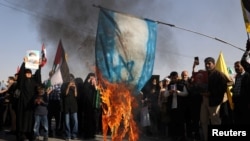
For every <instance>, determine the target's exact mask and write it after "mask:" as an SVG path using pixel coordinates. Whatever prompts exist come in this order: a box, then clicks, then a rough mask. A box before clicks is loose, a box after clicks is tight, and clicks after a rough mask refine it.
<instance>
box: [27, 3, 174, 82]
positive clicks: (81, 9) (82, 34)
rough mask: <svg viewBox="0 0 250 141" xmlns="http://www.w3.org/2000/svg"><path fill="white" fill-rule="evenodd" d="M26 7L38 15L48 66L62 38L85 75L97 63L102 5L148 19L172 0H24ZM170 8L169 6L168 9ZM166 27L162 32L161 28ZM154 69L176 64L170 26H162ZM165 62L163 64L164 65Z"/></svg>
mask: <svg viewBox="0 0 250 141" xmlns="http://www.w3.org/2000/svg"><path fill="white" fill-rule="evenodd" d="M25 1H26V2H25V6H26V7H27V9H30V10H31V11H34V12H35V13H36V15H37V16H32V17H31V20H32V21H33V22H34V23H35V24H36V25H37V30H38V33H39V34H40V40H41V41H42V42H43V43H45V45H46V44H47V50H48V51H47V52H48V53H47V54H48V57H49V60H50V61H49V64H48V65H49V66H52V63H53V60H54V55H55V51H56V49H57V45H58V43H59V40H60V39H61V40H62V43H63V47H64V49H65V51H66V53H67V56H68V65H69V68H70V71H71V73H73V74H74V75H75V76H79V77H85V76H87V74H88V73H89V72H92V71H93V67H94V65H95V47H94V45H95V34H96V29H97V22H98V12H99V8H97V7H94V6H93V5H99V6H102V7H105V8H109V9H112V10H114V11H118V12H121V13H126V14H131V15H134V16H137V17H143V18H148V19H153V20H157V19H161V18H163V15H164V14H165V12H169V11H171V4H170V3H169V2H167V1H166V2H162V1H160V0H154V2H153V1H151V0H143V1H133V0H130V1H128V0H119V1H117V0H105V1H101V0H94V1H93V0H91V1H88V0H53V1H52V0H43V1H34V0H25ZM163 9H164V12H163ZM165 9H167V10H165ZM159 31H163V32H159ZM159 31H158V41H157V49H156V50H157V51H156V60H155V68H154V69H155V70H154V72H158V71H157V70H156V69H160V70H164V69H166V68H167V67H169V66H171V65H173V64H168V63H167V62H173V61H171V60H173V59H175V57H174V56H170V55H167V54H168V52H169V51H170V52H171V51H173V50H175V51H176V50H177V49H176V48H175V47H174V46H175V45H174V42H173V37H172V34H171V32H170V31H169V28H166V26H165V28H164V27H161V26H159ZM162 66H164V67H165V68H164V67H162Z"/></svg>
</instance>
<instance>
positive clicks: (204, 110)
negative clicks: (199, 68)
mask: <svg viewBox="0 0 250 141" xmlns="http://www.w3.org/2000/svg"><path fill="white" fill-rule="evenodd" d="M204 63H205V68H206V71H207V73H208V85H207V86H208V89H207V92H203V93H201V94H202V96H203V98H202V104H201V113H200V114H201V117H200V122H201V127H202V131H203V135H204V140H205V141H207V140H208V125H209V123H211V124H212V125H221V117H220V106H221V103H222V102H223V98H224V95H225V93H226V91H227V87H228V86H229V83H231V85H232V81H231V80H229V78H228V77H227V76H226V75H225V74H224V73H222V72H220V71H219V70H216V68H215V60H214V58H212V57H207V58H206V59H205V60H204Z"/></svg>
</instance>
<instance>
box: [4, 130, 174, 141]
mask: <svg viewBox="0 0 250 141" xmlns="http://www.w3.org/2000/svg"><path fill="white" fill-rule="evenodd" d="M5 132H6V131H1V132H0V141H16V138H15V135H8V134H6V133H5ZM42 140H43V138H42V137H40V141H42ZM163 140H164V141H170V140H169V139H158V138H156V137H147V136H140V139H139V141H163ZM49 141H64V139H62V138H60V137H55V138H49ZM71 141H73V140H71ZM74 141H103V136H102V135H96V138H95V139H91V140H83V139H77V140H74ZM107 141H111V137H110V136H108V137H107ZM124 141H128V140H127V139H124Z"/></svg>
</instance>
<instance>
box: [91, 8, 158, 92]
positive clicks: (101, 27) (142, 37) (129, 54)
mask: <svg viewBox="0 0 250 141" xmlns="http://www.w3.org/2000/svg"><path fill="white" fill-rule="evenodd" d="M156 36H157V23H156V22H153V21H150V20H146V19H139V18H136V17H133V16H130V15H126V14H122V13H117V12H113V11H110V10H107V9H102V8H100V13H99V20H98V29H97V36H96V45H95V55H96V56H95V58H96V66H97V69H98V71H100V72H101V74H102V77H104V78H105V79H107V80H108V81H109V82H111V83H117V82H118V83H126V84H128V85H130V86H132V88H134V89H135V90H137V91H140V90H141V89H142V87H143V86H144V85H145V83H146V82H147V81H148V80H149V79H150V77H151V76H152V72H153V68H154V60H155V48H156Z"/></svg>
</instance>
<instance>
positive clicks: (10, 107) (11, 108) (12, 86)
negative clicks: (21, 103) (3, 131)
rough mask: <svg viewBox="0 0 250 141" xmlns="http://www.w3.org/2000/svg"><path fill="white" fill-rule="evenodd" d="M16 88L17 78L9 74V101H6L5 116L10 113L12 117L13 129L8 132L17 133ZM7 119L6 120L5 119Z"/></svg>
mask: <svg viewBox="0 0 250 141" xmlns="http://www.w3.org/2000/svg"><path fill="white" fill-rule="evenodd" d="M15 90H16V80H15V77H13V76H9V77H8V89H7V91H6V96H7V101H6V103H5V104H6V109H5V116H4V118H6V117H7V114H8V113H9V114H10V119H11V129H10V131H9V132H7V134H15V133H16V110H15V103H16V98H15V96H14V94H15ZM5 121H6V120H5Z"/></svg>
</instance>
